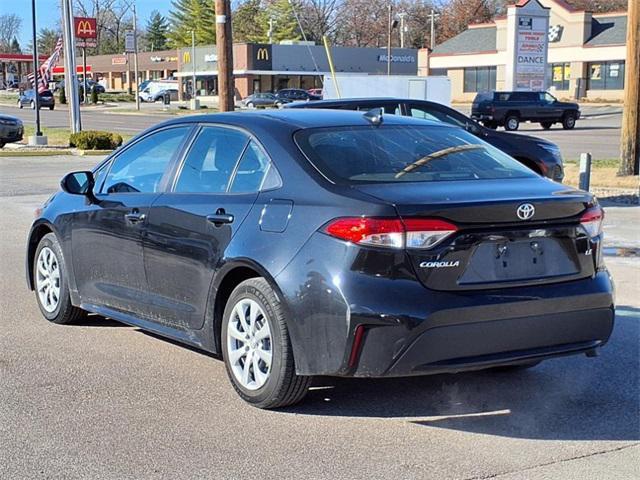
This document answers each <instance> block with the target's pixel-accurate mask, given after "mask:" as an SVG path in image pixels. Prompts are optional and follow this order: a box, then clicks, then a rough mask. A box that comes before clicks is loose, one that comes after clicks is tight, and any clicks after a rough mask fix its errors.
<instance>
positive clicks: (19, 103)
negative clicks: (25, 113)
mask: <svg viewBox="0 0 640 480" xmlns="http://www.w3.org/2000/svg"><path fill="white" fill-rule="evenodd" d="M18 108H19V109H20V110H22V109H23V108H24V105H22V102H21V101H20V100H18Z"/></svg>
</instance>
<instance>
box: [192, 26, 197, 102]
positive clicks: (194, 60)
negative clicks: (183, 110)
mask: <svg viewBox="0 0 640 480" xmlns="http://www.w3.org/2000/svg"><path fill="white" fill-rule="evenodd" d="M191 65H192V66H193V72H192V73H191V98H196V32H195V30H191Z"/></svg>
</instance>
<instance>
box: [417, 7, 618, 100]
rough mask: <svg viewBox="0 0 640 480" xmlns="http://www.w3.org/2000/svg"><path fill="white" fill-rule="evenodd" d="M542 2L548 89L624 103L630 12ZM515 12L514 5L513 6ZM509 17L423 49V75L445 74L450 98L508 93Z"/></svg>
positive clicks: (563, 95)
mask: <svg viewBox="0 0 640 480" xmlns="http://www.w3.org/2000/svg"><path fill="white" fill-rule="evenodd" d="M528 1H533V2H536V1H537V2H538V3H539V4H540V5H541V6H542V7H544V8H546V9H549V13H550V16H549V34H548V45H549V47H548V57H547V67H546V72H547V74H546V75H547V78H546V83H547V86H548V90H549V91H550V92H551V93H553V94H554V95H555V96H557V97H560V98H585V97H586V98H587V99H592V100H595V99H602V100H620V99H622V96H623V89H624V73H625V72H624V69H625V58H626V45H625V42H626V30H627V13H626V12H618V13H608V14H594V13H591V12H586V11H583V10H578V9H575V8H573V7H572V6H571V5H569V4H568V3H567V2H565V1H563V0H521V1H520V2H519V3H520V4H526V3H528ZM510 8H514V7H510ZM507 43H508V29H507V17H506V16H505V17H502V18H497V19H496V20H495V22H493V23H490V24H479V25H469V28H468V29H467V30H465V31H464V32H462V33H460V34H459V35H457V36H456V37H453V38H451V39H449V40H447V41H446V42H444V43H442V44H440V45H438V46H436V48H435V49H434V51H433V52H432V53H431V55H428V58H427V53H426V52H422V51H421V59H420V69H419V70H420V74H427V73H428V74H430V75H447V76H448V77H449V78H450V79H451V88H452V92H451V93H452V99H453V100H454V101H461V102H468V101H471V100H473V98H474V97H475V95H476V93H477V92H481V91H491V90H502V89H505V83H506V69H505V65H506V64H507Z"/></svg>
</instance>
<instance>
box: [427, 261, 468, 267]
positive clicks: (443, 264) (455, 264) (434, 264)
mask: <svg viewBox="0 0 640 480" xmlns="http://www.w3.org/2000/svg"><path fill="white" fill-rule="evenodd" d="M459 266H460V260H456V261H455V262H421V263H420V268H451V267H459Z"/></svg>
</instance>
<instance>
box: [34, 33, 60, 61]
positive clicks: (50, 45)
mask: <svg viewBox="0 0 640 480" xmlns="http://www.w3.org/2000/svg"><path fill="white" fill-rule="evenodd" d="M61 36H62V33H60V32H59V31H56V30H54V29H52V28H41V29H40V31H39V32H38V55H51V54H52V53H53V50H54V49H55V48H56V43H58V38H60V37H61Z"/></svg>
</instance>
